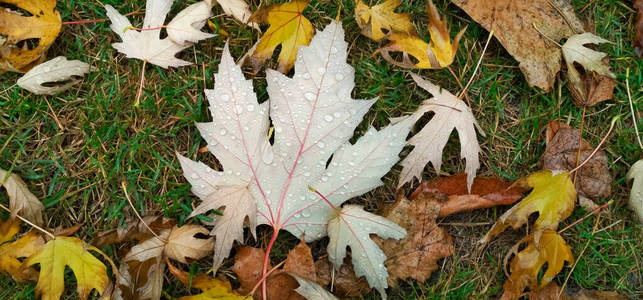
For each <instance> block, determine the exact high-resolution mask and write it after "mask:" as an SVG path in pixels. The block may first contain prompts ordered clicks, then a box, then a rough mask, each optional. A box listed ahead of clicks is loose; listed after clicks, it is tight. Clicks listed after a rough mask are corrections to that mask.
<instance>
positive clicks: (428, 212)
mask: <svg viewBox="0 0 643 300" xmlns="http://www.w3.org/2000/svg"><path fill="white" fill-rule="evenodd" d="M440 198H441V196H440V194H439V193H422V194H419V195H418V196H417V197H415V198H414V199H413V200H409V199H407V198H406V197H404V196H400V197H399V198H398V199H397V202H396V203H395V204H393V206H392V207H390V208H388V209H387V210H385V212H384V213H382V216H384V217H386V218H387V219H389V220H391V221H393V222H395V223H397V224H400V226H402V227H403V228H404V229H406V231H407V232H408V236H407V237H406V238H404V239H401V240H399V241H393V240H382V239H379V238H378V239H376V240H375V241H376V242H377V244H378V245H379V246H380V248H381V249H382V251H384V253H385V254H386V256H387V259H386V261H385V262H384V265H385V266H386V269H388V272H389V275H390V276H389V278H388V283H389V284H390V285H391V286H396V285H397V281H398V280H404V279H407V278H412V279H415V280H417V281H418V282H424V281H425V280H427V279H428V278H429V277H430V276H431V273H433V271H435V270H437V268H438V265H437V262H438V260H440V259H441V258H445V257H448V256H450V255H451V254H453V252H454V251H455V248H454V247H453V240H452V239H451V236H450V235H449V234H448V233H447V232H446V231H445V230H444V229H442V228H440V227H438V225H437V224H436V223H435V218H437V217H438V213H439V212H440V204H439V203H438V199H440Z"/></svg>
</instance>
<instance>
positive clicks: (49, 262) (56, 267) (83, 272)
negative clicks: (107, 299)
mask: <svg viewBox="0 0 643 300" xmlns="http://www.w3.org/2000/svg"><path fill="white" fill-rule="evenodd" d="M89 250H92V251H96V252H99V253H101V254H102V252H100V250H98V249H97V248H96V247H94V246H89V245H87V244H85V243H84V242H83V241H81V240H79V239H78V238H75V237H60V236H59V237H56V238H54V239H52V240H50V241H49V242H47V243H46V244H45V245H44V246H42V247H40V248H39V249H38V250H37V251H36V252H35V253H34V254H33V255H31V256H29V258H27V259H26V260H25V261H24V266H25V267H29V266H32V265H35V264H40V276H39V277H38V284H37V285H36V296H42V298H43V299H59V298H60V296H61V295H62V293H63V290H64V288H65V284H64V280H65V267H66V266H69V268H71V270H72V271H73V272H74V275H75V276H76V283H77V286H78V288H77V291H78V298H79V299H87V297H89V294H90V293H91V291H92V290H96V291H97V292H98V293H99V294H101V295H102V294H103V291H105V289H106V288H107V286H108V285H109V277H107V268H106V267H105V265H104V264H103V263H102V262H101V261H100V260H98V259H97V258H96V257H94V256H93V255H92V254H91V253H90V252H89Z"/></svg>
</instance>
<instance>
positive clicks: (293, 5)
mask: <svg viewBox="0 0 643 300" xmlns="http://www.w3.org/2000/svg"><path fill="white" fill-rule="evenodd" d="M307 5H308V1H305V0H293V1H291V2H288V3H282V4H275V5H271V6H269V7H267V8H262V9H259V10H258V11H256V12H255V13H254V14H253V15H252V17H250V22H258V23H259V22H260V23H268V24H270V27H268V30H267V31H266V33H264V34H263V36H261V40H260V41H259V44H257V48H256V49H255V51H254V53H253V54H252V56H251V57H250V61H251V63H252V67H253V68H254V70H255V71H258V70H259V69H260V68H261V67H262V66H263V64H264V63H265V61H266V60H267V59H268V58H270V57H271V56H272V53H273V52H274V51H275V48H276V47H277V46H278V45H281V52H280V53H279V59H278V60H277V62H278V63H279V66H278V67H277V70H278V71H279V72H281V73H288V71H290V69H292V67H293V65H294V64H295V58H296V57H297V50H298V49H299V46H307V45H308V44H309V43H310V39H311V38H312V37H313V33H315V29H314V28H313V25H312V24H311V23H310V21H308V19H306V17H304V15H303V14H302V12H303V11H304V8H305V7H306V6H307Z"/></svg>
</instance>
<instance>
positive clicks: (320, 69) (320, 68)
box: [317, 67, 326, 75]
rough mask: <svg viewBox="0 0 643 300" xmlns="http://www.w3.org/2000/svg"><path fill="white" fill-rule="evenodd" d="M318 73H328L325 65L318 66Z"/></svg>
mask: <svg viewBox="0 0 643 300" xmlns="http://www.w3.org/2000/svg"><path fill="white" fill-rule="evenodd" d="M317 73H319V75H324V73H326V69H325V68H323V67H319V68H317Z"/></svg>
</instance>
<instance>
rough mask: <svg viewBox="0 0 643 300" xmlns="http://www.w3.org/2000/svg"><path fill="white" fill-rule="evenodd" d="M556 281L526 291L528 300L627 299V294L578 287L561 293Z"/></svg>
mask: <svg viewBox="0 0 643 300" xmlns="http://www.w3.org/2000/svg"><path fill="white" fill-rule="evenodd" d="M560 290H561V289H560V286H558V284H556V282H550V283H549V284H548V285H546V286H545V287H544V288H542V289H540V290H537V291H532V292H529V293H527V296H528V297H529V300H627V299H629V298H628V297H627V296H624V295H621V294H619V293H617V292H608V291H594V290H586V289H580V290H578V291H576V292H570V291H569V290H567V289H566V290H565V292H564V293H561V291H560Z"/></svg>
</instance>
